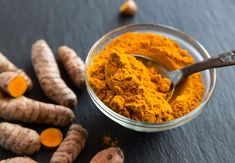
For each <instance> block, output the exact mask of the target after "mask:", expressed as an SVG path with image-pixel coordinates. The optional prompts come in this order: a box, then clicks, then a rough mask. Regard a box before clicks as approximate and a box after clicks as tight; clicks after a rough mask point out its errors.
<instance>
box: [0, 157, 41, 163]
mask: <svg viewBox="0 0 235 163" xmlns="http://www.w3.org/2000/svg"><path fill="white" fill-rule="evenodd" d="M0 163H38V162H36V161H34V160H32V159H31V158H29V157H14V158H9V159H6V160H2V161H0Z"/></svg>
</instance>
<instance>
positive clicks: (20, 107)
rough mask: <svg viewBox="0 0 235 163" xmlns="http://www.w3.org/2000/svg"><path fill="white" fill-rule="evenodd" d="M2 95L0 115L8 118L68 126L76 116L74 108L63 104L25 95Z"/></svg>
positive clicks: (25, 121) (0, 98)
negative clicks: (38, 99)
mask: <svg viewBox="0 0 235 163" xmlns="http://www.w3.org/2000/svg"><path fill="white" fill-rule="evenodd" d="M0 96H1V97H0V108H1V109H0V116H1V117H3V118H4V119H6V120H10V121H20V122H24V123H41V124H50V125H55V126H67V125H70V124H71V123H72V122H73V120H74V118H75V115H74V113H73V111H72V110H70V109H68V108H66V107H64V106H61V105H54V104H48V103H43V102H39V101H36V100H32V99H29V98H27V97H24V96H21V97H19V98H7V97H4V96H3V95H2V94H0Z"/></svg>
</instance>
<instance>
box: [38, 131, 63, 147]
mask: <svg viewBox="0 0 235 163" xmlns="http://www.w3.org/2000/svg"><path fill="white" fill-rule="evenodd" d="M40 139H41V143H42V144H43V145H44V146H45V147H47V148H55V147H57V146H59V145H60V143H61V142H62V140H63V134H62V132H61V131H60V130H59V129H57V128H48V129H45V130H43V131H42V133H41V134H40Z"/></svg>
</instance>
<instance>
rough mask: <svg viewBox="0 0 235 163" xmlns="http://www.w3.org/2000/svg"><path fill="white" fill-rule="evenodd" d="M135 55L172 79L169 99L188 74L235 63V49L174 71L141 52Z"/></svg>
mask: <svg viewBox="0 0 235 163" xmlns="http://www.w3.org/2000/svg"><path fill="white" fill-rule="evenodd" d="M133 56H135V57H136V59H138V60H140V61H142V62H143V63H144V64H147V63H151V64H153V65H154V66H156V67H157V68H159V69H160V70H161V71H162V75H163V76H164V77H167V78H169V79H170V80H171V89H170V91H169V93H168V95H167V100H169V99H170V98H171V97H172V95H173V92H174V89H175V87H176V85H177V84H179V83H180V82H181V81H182V80H183V79H184V78H186V77H187V76H189V75H191V74H193V73H196V72H199V71H203V70H206V69H210V68H217V67H225V66H231V65H235V50H233V51H229V52H225V53H223V54H220V55H218V56H216V57H212V58H209V59H205V60H203V61H200V62H197V63H194V64H192V65H190V66H186V67H183V68H181V69H178V70H174V71H168V70H166V69H165V68H164V67H163V66H161V65H159V64H158V63H157V62H156V61H154V60H153V59H151V58H149V57H146V56H143V55H139V54H133Z"/></svg>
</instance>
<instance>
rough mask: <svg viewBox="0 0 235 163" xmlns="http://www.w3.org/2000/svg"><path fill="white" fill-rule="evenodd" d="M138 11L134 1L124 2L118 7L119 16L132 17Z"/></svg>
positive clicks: (127, 0)
mask: <svg viewBox="0 0 235 163" xmlns="http://www.w3.org/2000/svg"><path fill="white" fill-rule="evenodd" d="M137 11H138V6H137V4H136V3H135V1H134V0H126V1H125V2H124V3H123V4H122V5H121V7H120V14H122V15H125V16H134V15H135V14H136V13H137Z"/></svg>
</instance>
